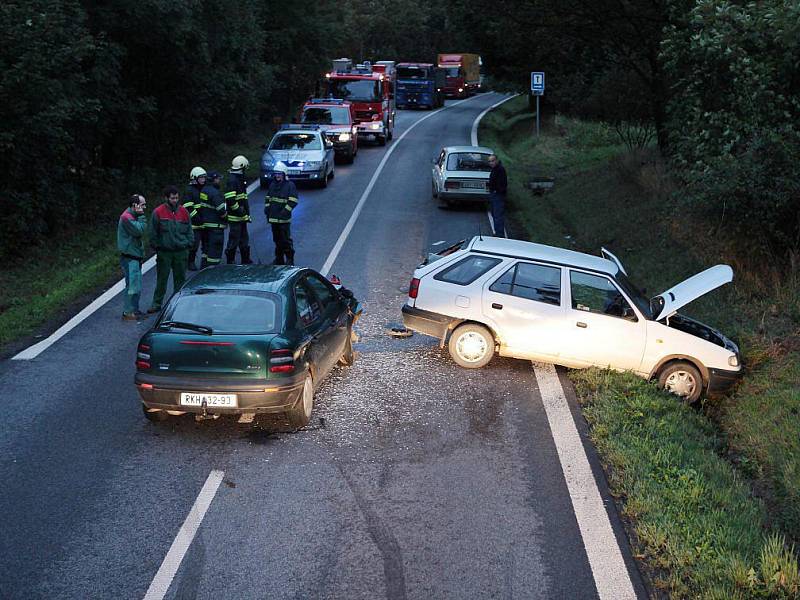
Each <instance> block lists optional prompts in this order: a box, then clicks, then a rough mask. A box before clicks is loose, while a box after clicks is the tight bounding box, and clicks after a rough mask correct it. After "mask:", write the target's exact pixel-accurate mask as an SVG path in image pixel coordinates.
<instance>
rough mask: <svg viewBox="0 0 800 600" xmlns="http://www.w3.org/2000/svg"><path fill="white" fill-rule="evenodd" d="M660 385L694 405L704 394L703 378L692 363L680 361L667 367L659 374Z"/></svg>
mask: <svg viewBox="0 0 800 600" xmlns="http://www.w3.org/2000/svg"><path fill="white" fill-rule="evenodd" d="M658 385H659V386H660V387H662V388H664V390H665V391H667V392H669V393H671V394H675V395H676V396H678V397H679V398H681V399H682V400H684V401H685V402H688V403H689V404H693V403H694V402H697V401H698V400H699V399H700V395H701V394H702V393H703V377H702V375H700V371H699V370H698V369H697V367H695V366H694V365H693V364H692V363H690V362H687V361H683V360H679V361H676V362H672V363H669V364H667V365H665V366H664V367H663V368H662V369H661V371H659V373H658Z"/></svg>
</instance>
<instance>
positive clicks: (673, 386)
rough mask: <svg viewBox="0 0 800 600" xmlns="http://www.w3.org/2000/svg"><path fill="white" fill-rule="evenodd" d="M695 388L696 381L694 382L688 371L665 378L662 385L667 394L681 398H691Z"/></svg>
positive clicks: (678, 372) (677, 372) (676, 372)
mask: <svg viewBox="0 0 800 600" xmlns="http://www.w3.org/2000/svg"><path fill="white" fill-rule="evenodd" d="M696 387H697V381H695V378H694V375H692V374H691V373H689V372H688V371H675V372H674V373H672V374H671V375H670V376H669V377H667V381H666V382H665V385H664V388H665V389H666V390H667V391H668V392H670V393H672V394H675V395H676V396H680V397H681V398H686V397H687V396H691V395H692V394H693V393H694V390H695V388H696Z"/></svg>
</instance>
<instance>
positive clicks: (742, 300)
mask: <svg viewBox="0 0 800 600" xmlns="http://www.w3.org/2000/svg"><path fill="white" fill-rule="evenodd" d="M479 133H480V136H479V137H480V142H481V144H483V145H487V146H490V147H493V148H494V149H495V150H496V152H497V153H498V155H499V156H500V158H501V159H502V160H503V162H504V163H505V165H506V168H507V169H508V174H509V211H510V214H511V219H510V220H511V226H512V230H513V232H514V233H515V234H516V236H517V237H521V238H525V239H530V240H532V241H537V242H541V243H545V244H551V245H556V246H562V247H568V248H573V249H576V250H580V251H584V252H590V253H598V252H599V249H600V247H601V246H605V247H607V248H609V249H610V250H612V251H613V252H614V253H615V254H616V255H617V256H618V257H619V258H620V259H621V260H622V262H623V264H624V265H625V267H626V270H627V271H628V273H629V274H630V275H631V278H632V279H633V281H635V282H636V283H637V284H638V285H639V286H641V287H644V288H646V290H647V291H648V293H649V294H650V295H655V294H657V293H660V292H661V291H663V290H665V289H667V288H668V287H670V286H671V285H673V284H675V283H677V282H679V281H681V280H683V279H685V278H686V277H689V276H690V275H692V274H694V273H696V272H698V271H700V270H702V269H704V268H707V267H709V266H711V265H713V264H717V263H720V262H725V263H728V264H731V265H732V266H733V267H734V271H735V274H736V280H735V282H734V284H733V285H728V286H725V287H723V288H721V289H719V290H716V291H715V292H713V293H711V294H708V295H707V296H705V297H703V298H701V299H699V300H698V301H696V302H694V303H692V304H691V305H690V306H688V307H686V309H684V311H685V312H687V313H688V314H690V315H691V316H694V317H696V318H698V319H700V320H702V321H704V322H707V323H709V324H710V325H712V326H715V327H718V328H719V329H721V330H722V331H724V332H725V333H726V334H728V335H730V336H733V337H734V338H736V339H737V340H738V341H739V342H740V346H741V348H742V350H743V352H744V362H745V367H746V374H745V379H744V382H743V384H742V385H741V386H740V387H739V389H738V390H736V391H735V393H734V394H733V395H731V396H729V397H727V398H724V399H722V400H719V401H708V402H707V403H706V404H705V405H704V406H703V409H702V410H700V411H695V410H689V409H687V408H686V407H683V406H681V405H679V404H677V403H675V402H672V398H670V397H668V396H665V395H663V394H661V393H660V392H658V391H656V390H655V389H654V388H652V387H651V386H650V385H649V384H647V383H645V382H641V381H639V380H635V379H632V378H630V377H625V376H621V375H618V374H613V373H600V372H589V373H586V372H573V373H572V377H573V378H574V379H575V380H576V382H577V384H578V389H579V391H580V393H581V396H582V401H583V402H584V404H585V414H586V416H587V418H588V419H589V422H590V423H591V425H592V435H593V437H594V438H595V442H596V443H597V444H598V448H599V449H600V452H601V455H602V456H603V458H604V461H605V462H606V465H607V467H608V468H609V474H610V477H611V479H612V481H613V482H614V486H615V490H616V492H617V493H618V494H620V495H621V496H622V497H623V498H624V507H625V509H624V510H625V513H626V515H627V516H629V517H630V518H631V523H632V527H633V530H634V535H633V536H632V537H633V539H638V540H639V543H640V544H641V547H642V554H643V557H644V558H645V559H646V560H647V564H648V567H649V569H650V572H651V573H652V574H653V580H654V581H655V582H657V583H658V585H659V587H660V588H662V589H664V590H665V591H667V592H668V593H669V594H670V595H672V596H673V597H694V596H698V595H700V596H702V595H706V596H708V597H726V596H725V594H726V593H728V592H730V591H731V590H732V589H736V590H738V592H737V593H740V597H776V598H780V597H790V596H787V595H786V594H788V593H789V592H786V591H785V590H784V591H783V592H778V591H774V590H773V591H772V592H770V591H768V590H767V587H768V586H767V583H766V581H767V580H766V579H764V578H763V577H762V575H763V574H760V573H761V570H760V569H761V567H760V566H759V564H760V562H759V561H761V558H760V553H761V551H762V549H763V548H764V544H765V543H767V542H766V541H765V540H770V539H773V538H767V537H765V536H767V535H768V533H769V532H770V531H775V532H778V533H779V534H780V535H781V536H785V537H786V538H787V539H789V540H790V541H794V542H798V541H800V502H798V500H800V498H799V497H798V496H800V419H798V410H800V387H799V386H798V381H800V352H798V350H800V338H798V334H799V333H800V284H799V283H798V275H797V269H793V270H790V271H789V273H788V275H787V272H786V270H783V269H779V268H776V267H774V266H770V265H759V264H753V263H752V261H750V260H749V257H747V256H740V255H737V254H736V252H735V250H732V248H735V246H736V245H735V244H732V243H728V242H727V241H726V240H720V239H716V238H715V237H714V236H713V235H710V234H709V233H710V229H709V228H708V227H707V226H706V225H705V224H703V223H702V222H698V221H697V220H695V219H693V218H692V216H691V215H689V214H685V213H681V212H679V211H678V210H677V209H676V208H675V204H674V202H673V201H672V198H673V194H674V193H675V192H679V193H680V192H681V190H677V188H676V186H675V184H674V183H673V181H672V180H671V178H670V176H669V171H668V169H667V167H666V166H665V165H664V164H663V161H661V160H660V158H659V156H658V153H657V152H656V150H655V149H654V148H647V149H644V150H639V151H637V152H630V151H629V150H628V149H627V148H626V147H625V146H623V145H621V144H620V143H619V141H618V139H616V137H615V135H614V134H613V132H612V131H611V130H610V129H609V128H608V127H607V126H605V125H603V124H598V123H584V122H580V121H577V120H574V119H567V118H564V117H561V116H559V117H558V118H557V120H556V121H555V122H554V123H549V124H548V127H546V128H545V129H544V130H543V132H542V135H541V136H540V137H539V138H538V139H536V138H535V137H534V136H533V117H532V115H531V114H530V113H529V112H528V111H527V102H526V99H525V98H524V97H520V98H516V99H514V100H511V101H509V102H507V103H505V104H503V105H501V106H500V107H499V108H498V109H496V110H494V111H492V112H491V113H489V115H487V117H486V118H485V119H484V121H483V122H482V123H481V130H480V132H479ZM536 176H549V177H553V178H555V187H554V189H553V190H552V191H551V192H549V193H547V194H545V195H542V196H537V195H534V194H533V193H532V192H531V191H530V190H529V189H527V187H526V185H525V184H526V183H527V182H528V181H529V180H530V179H531V178H532V177H536ZM684 193H685V192H684ZM684 311H682V312H684ZM637 403H644V405H645V406H647V407H648V410H654V411H655V415H657V416H656V417H653V418H651V417H648V418H646V419H643V418H642V417H641V416H637V415H638V413H639V412H642V413H643V414H644V411H642V410H639V409H636V410H633V409H632V406H636V405H637ZM632 410H633V412H631V411H632ZM676 419H677V420H678V421H681V422H682V423H683V424H682V425H681V426H678V425H677V424H676V423H675V422H674V421H675V420H676ZM629 430H630V431H636V432H638V433H637V435H636V436H629V435H627V434H626V433H625V432H627V431H629ZM642 439H643V440H646V443H642V442H641V440H642ZM681 446H685V447H686V448H692V449H693V450H692V451H691V452H688V453H687V452H678V451H677V450H678V449H679V448H680V447H681ZM662 448H670V449H671V450H661V452H662V454H663V453H666V454H664V455H663V456H653V455H652V450H653V449H656V450H658V449H662ZM695 450H696V451H697V452H698V453H699V454H697V455H696V452H695ZM665 456H668V457H669V460H670V463H669V464H670V465H672V466H673V467H675V468H676V469H677V470H678V471H677V472H680V473H684V474H685V472H689V471H691V472H693V473H700V474H702V477H701V478H700V481H702V486H711V487H717V486H722V487H723V488H724V489H720V490H715V494H717V495H716V496H714V495H709V493H704V494H700V500H697V499H696V498H694V496H693V494H695V493H696V492H697V490H699V489H701V488H702V486H701V487H698V488H696V489H695V488H693V487H692V486H688V487H687V486H677V487H676V486H675V481H674V480H673V479H671V478H667V479H663V478H662V480H659V478H658V476H657V474H658V472H659V470H663V465H662V464H661V463H660V462H659V460H661V459H662V458H664V457H665ZM700 457H702V458H700ZM697 461H699V462H697ZM687 470H689V471H687ZM659 482H660V483H659ZM693 489H694V491H692V490H693ZM706 491H707V490H706ZM698 501H699V504H697V502H698ZM740 502H744V503H745V504H744V505H740V504H739V503H740ZM683 505H687V506H695V507H696V508H697V509H698V510H699V511H700V512H702V513H704V514H703V519H712V520H709V521H704V520H703V519H700V518H699V517H698V518H694V517H689V516H687V515H684V514H682V513H681V512H680V511H681V506H683ZM745 505H746V506H747V507H748V508H747V509H746V510H745V509H743V508H741V506H745ZM726 506H728V507H729V508H726ZM733 507H740V508H737V509H734V508H733ZM695 512H696V511H695ZM709 532H717V533H714V535H713V536H711V537H708V536H709V535H710V533H709ZM703 536H705V537H703ZM720 536H721V537H720ZM703 539H706V540H707V542H704V543H705V544H706V545H707V546H708V548H709V550H708V551H707V552H705V551H703V552H699V551H698V555H697V556H696V557H695V559H694V562H692V561H688V559H687V558H686V557H687V554H686V553H687V552H689V553H690V554H691V552H690V551H691V548H693V547H695V546H697V547H699V548H702V547H704V546H703V544H699V543H698V540H703ZM779 539H783V537H781V538H779ZM771 543H773V544H774V541H773V542H771ZM664 544H666V550H665V546H664ZM737 550H738V552H739V554H738V555H737V554H736V552H735V551H737ZM720 553H721V554H720ZM721 557H723V558H724V560H723V558H721ZM732 557H733V558H732ZM737 557H738V558H737ZM734 559H735V560H734ZM731 560H732V561H733V562H732V563H730V564H729V565H728V568H727V571H726V573H727V574H726V575H725V576H724V577H723V578H722V579H719V578H715V577H713V576H712V574H713V573H715V572H718V571H719V569H720V565H721V564H723V563H725V564H728V562H729V561H731ZM764 560H765V561H766V562H770V560H771V559H768V558H765V559H764ZM720 561H722V562H720ZM726 561H728V562H726ZM793 564H794V565H795V568H796V563H793ZM689 565H690V566H689ZM745 566H746V567H747V568H745ZM750 568H752V569H753V570H754V571H753V573H755V575H752V576H751V575H747V577H745V576H744V575H743V573H744V572H745V571H746V572H747V573H749V569H750ZM787 568H789V567H787ZM743 577H744V579H748V578H749V579H748V581H751V582H753V586H754V587H753V588H752V589H751V588H747V587H738V588H737V587H736V586H737V585H739V586H741V581H742V580H743V579H742V578H743ZM767 579H769V577H767ZM758 582H760V583H758ZM731 585H732V586H734V587H733V588H731V587H730V586H731ZM726 586H727V587H726ZM715 590H716V591H715ZM718 592H719V593H720V594H722V595H721V596H719V595H718ZM792 593H800V592H792ZM781 594H783V595H781ZM727 597H732V596H727Z"/></svg>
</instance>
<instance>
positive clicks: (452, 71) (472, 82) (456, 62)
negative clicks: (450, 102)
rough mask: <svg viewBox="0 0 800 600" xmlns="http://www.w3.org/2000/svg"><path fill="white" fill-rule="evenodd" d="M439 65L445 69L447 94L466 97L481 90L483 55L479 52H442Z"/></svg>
mask: <svg viewBox="0 0 800 600" xmlns="http://www.w3.org/2000/svg"><path fill="white" fill-rule="evenodd" d="M438 58H439V60H438V63H439V66H440V67H441V68H443V69H444V70H445V73H446V76H447V77H446V82H445V86H444V94H445V96H449V97H454V98H466V97H467V96H470V95H472V94H474V93H476V92H478V91H479V90H480V87H481V67H480V64H481V57H480V56H478V55H477V54H440V55H439V57H438Z"/></svg>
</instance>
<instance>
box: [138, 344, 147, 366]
mask: <svg viewBox="0 0 800 600" xmlns="http://www.w3.org/2000/svg"><path fill="white" fill-rule="evenodd" d="M136 368H137V369H149V368H150V346H148V345H147V344H139V347H138V348H137V349H136Z"/></svg>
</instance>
